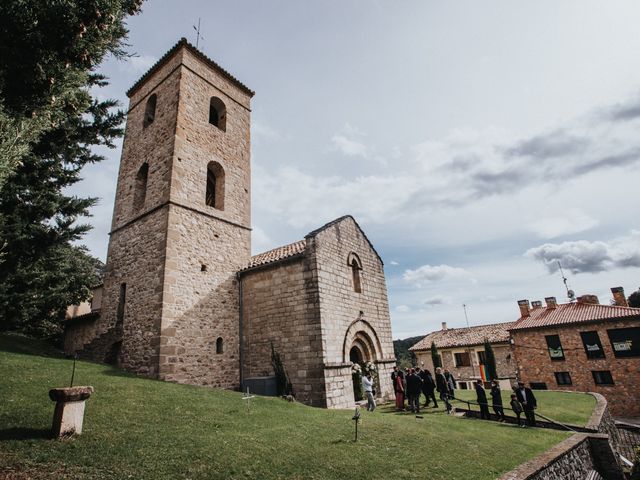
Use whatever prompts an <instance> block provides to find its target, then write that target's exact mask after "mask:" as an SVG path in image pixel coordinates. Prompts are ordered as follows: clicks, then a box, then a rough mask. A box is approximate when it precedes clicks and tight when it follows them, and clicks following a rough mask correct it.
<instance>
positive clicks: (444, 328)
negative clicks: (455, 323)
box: [442, 322, 447, 330]
mask: <svg viewBox="0 0 640 480" xmlns="http://www.w3.org/2000/svg"><path fill="white" fill-rule="evenodd" d="M446 329H447V322H442V330H446Z"/></svg>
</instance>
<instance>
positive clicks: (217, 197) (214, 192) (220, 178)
mask: <svg viewBox="0 0 640 480" xmlns="http://www.w3.org/2000/svg"><path fill="white" fill-rule="evenodd" d="M205 202H206V204H207V206H209V207H213V208H216V209H218V210H224V169H223V168H222V165H220V164H219V163H218V162H209V165H207V191H206V195H205Z"/></svg>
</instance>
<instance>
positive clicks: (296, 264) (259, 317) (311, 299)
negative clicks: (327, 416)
mask: <svg viewBox="0 0 640 480" xmlns="http://www.w3.org/2000/svg"><path fill="white" fill-rule="evenodd" d="M242 282H243V283H242V292H243V302H242V303H243V337H244V338H243V344H244V362H243V363H244V369H243V378H251V377H261V376H268V375H273V368H272V367H271V344H272V343H273V345H274V348H275V349H276V351H277V352H278V353H279V354H280V357H281V359H282V363H283V365H284V367H285V369H286V371H287V374H288V375H289V378H290V380H291V383H292V385H293V389H294V394H295V396H296V399H297V400H298V401H301V402H303V403H306V404H308V405H312V406H316V407H324V406H326V400H325V384H324V372H323V368H322V340H321V329H320V316H319V311H318V296H317V295H318V291H317V282H316V279H315V271H314V269H313V265H312V264H311V263H310V262H309V259H307V258H298V259H296V260H290V261H285V262H281V263H278V264H275V265H271V266H268V267H265V268H261V269H258V270H253V271H248V272H246V273H244V274H243V277H242Z"/></svg>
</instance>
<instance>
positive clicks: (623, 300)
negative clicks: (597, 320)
mask: <svg viewBox="0 0 640 480" xmlns="http://www.w3.org/2000/svg"><path fill="white" fill-rule="evenodd" d="M611 293H613V300H615V302H616V305H617V306H619V307H628V306H629V304H628V303H627V297H625V296H624V288H622V287H613V288H612V289H611Z"/></svg>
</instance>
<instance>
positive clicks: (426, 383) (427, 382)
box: [420, 369, 438, 408]
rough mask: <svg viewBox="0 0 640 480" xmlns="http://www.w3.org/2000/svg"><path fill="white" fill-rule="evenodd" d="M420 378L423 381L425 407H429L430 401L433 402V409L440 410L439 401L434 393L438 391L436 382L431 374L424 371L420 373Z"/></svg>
mask: <svg viewBox="0 0 640 480" xmlns="http://www.w3.org/2000/svg"><path fill="white" fill-rule="evenodd" d="M420 378H421V379H422V393H424V398H425V400H424V406H425V408H426V407H428V406H429V401H430V400H433V408H438V401H437V400H436V395H435V394H434V393H433V391H434V390H435V389H436V382H435V381H434V380H433V377H432V376H431V372H430V371H429V370H427V369H424V370H422V371H421V372H420Z"/></svg>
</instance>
